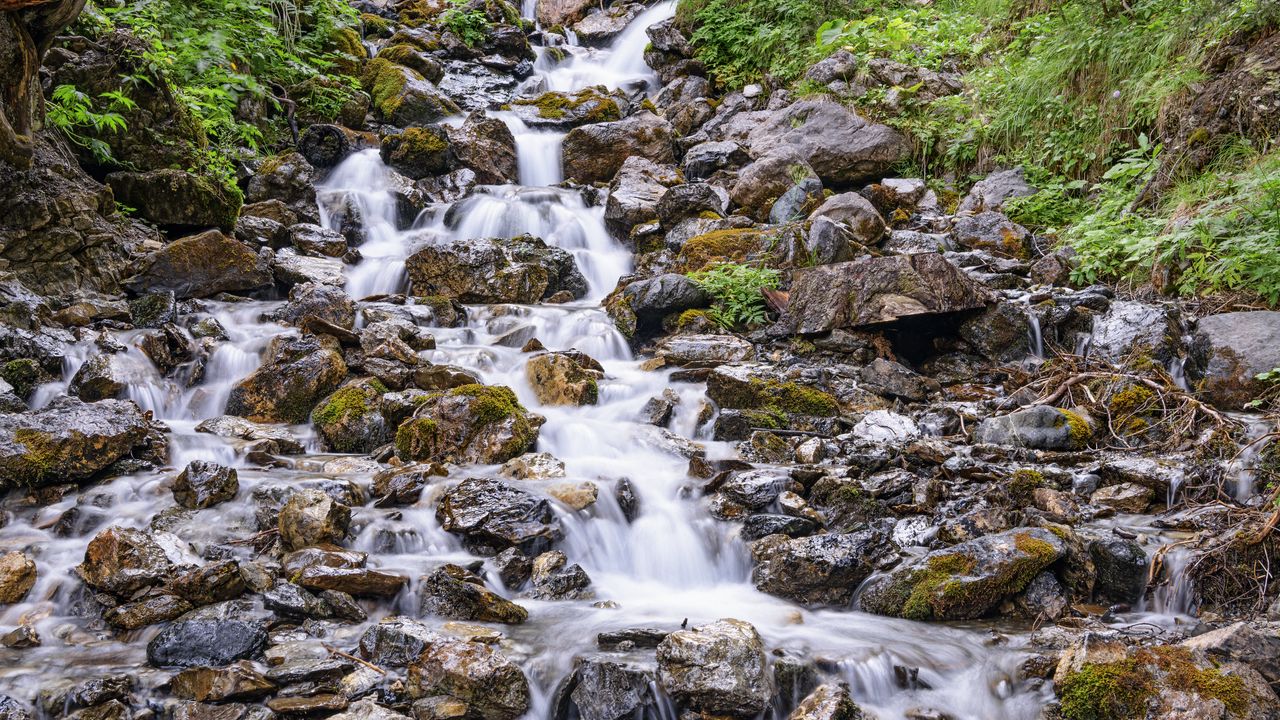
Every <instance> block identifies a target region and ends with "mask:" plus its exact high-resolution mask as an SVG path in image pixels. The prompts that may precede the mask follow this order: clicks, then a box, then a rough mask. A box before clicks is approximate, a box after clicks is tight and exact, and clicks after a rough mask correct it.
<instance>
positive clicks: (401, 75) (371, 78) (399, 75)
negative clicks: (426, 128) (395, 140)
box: [361, 58, 461, 127]
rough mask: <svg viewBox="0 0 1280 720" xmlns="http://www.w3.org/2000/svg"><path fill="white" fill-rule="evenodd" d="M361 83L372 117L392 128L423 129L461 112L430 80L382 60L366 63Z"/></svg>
mask: <svg viewBox="0 0 1280 720" xmlns="http://www.w3.org/2000/svg"><path fill="white" fill-rule="evenodd" d="M361 81H362V82H363V83H364V87H365V91H366V92H368V93H369V95H370V96H371V98H372V100H373V112H374V115H376V116H377V117H378V118H379V119H381V120H383V121H385V122H387V123H390V124H391V125H395V126H396V127H410V126H415V125H426V124H428V123H433V122H436V121H437V120H441V119H443V118H446V117H448V116H450V115H457V114H458V113H459V112H461V110H460V109H459V108H458V105H457V103H455V102H454V101H453V100H452V99H451V98H449V96H448V95H445V94H444V93H443V92H441V90H440V89H439V88H437V87H436V86H435V85H433V84H432V83H431V81H430V80H427V79H426V78H424V77H422V75H420V74H418V72H417V71H416V70H411V69H409V68H407V67H405V66H403V65H397V64H395V63H393V62H391V61H390V60H387V59H386V58H374V59H373V60H370V61H369V62H368V63H366V64H365V69H364V74H363V76H362V77H361Z"/></svg>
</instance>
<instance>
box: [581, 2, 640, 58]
mask: <svg viewBox="0 0 1280 720" xmlns="http://www.w3.org/2000/svg"><path fill="white" fill-rule="evenodd" d="M643 11H644V7H643V6H642V5H639V4H620V5H612V6H610V7H608V8H606V9H605V10H604V11H602V12H594V13H591V14H590V15H587V16H586V17H585V18H583V19H582V20H580V21H578V23H576V24H575V25H574V26H573V32H574V34H575V35H577V36H578V40H579V41H580V42H582V44H584V45H588V46H591V47H603V46H605V45H608V43H609V41H610V40H612V39H613V38H614V37H615V36H617V35H618V34H620V33H621V32H622V31H623V30H626V29H627V26H628V25H630V24H631V21H632V20H635V19H636V17H638V16H639V15H640V13H641V12H643Z"/></svg>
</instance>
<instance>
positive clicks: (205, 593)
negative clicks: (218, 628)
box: [165, 560, 245, 605]
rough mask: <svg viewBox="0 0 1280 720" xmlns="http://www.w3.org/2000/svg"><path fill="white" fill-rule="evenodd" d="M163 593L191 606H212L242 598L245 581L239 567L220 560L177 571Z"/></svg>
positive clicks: (237, 564)
mask: <svg viewBox="0 0 1280 720" xmlns="http://www.w3.org/2000/svg"><path fill="white" fill-rule="evenodd" d="M165 589H166V590H168V591H169V592H172V593H173V594H174V595H177V596H178V597H180V598H182V599H183V600H186V601H187V602H189V603H191V604H192V605H212V604H214V603H217V602H222V601H223V600H231V599H234V598H236V597H238V596H240V595H241V594H243V593H244V591H245V581H244V577H243V576H242V575H241V573H240V565H239V563H237V562H236V561H234V560H222V561H218V562H211V563H208V564H206V565H201V566H198V567H193V568H189V569H183V570H179V571H178V572H177V573H176V574H175V575H174V576H173V577H171V578H170V579H169V580H168V581H167V582H166V583H165Z"/></svg>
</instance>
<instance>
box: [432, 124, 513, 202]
mask: <svg viewBox="0 0 1280 720" xmlns="http://www.w3.org/2000/svg"><path fill="white" fill-rule="evenodd" d="M445 130H446V131H447V132H448V133H449V147H450V152H452V153H453V158H454V161H455V162H456V163H457V164H459V165H461V166H462V167H464V168H467V169H469V170H471V171H472V172H474V173H475V180H476V182H478V183H481V184H484V185H502V184H505V183H514V182H516V181H518V180H519V179H520V169H519V165H518V164H517V162H516V139H515V136H514V135H512V134H511V129H510V128H508V127H507V124H506V123H505V122H503V121H501V120H499V119H498V118H491V117H487V116H486V115H485V114H484V113H472V114H470V115H468V116H467V119H466V120H465V121H463V123H462V124H461V125H457V126H452V125H450V126H446V127H445Z"/></svg>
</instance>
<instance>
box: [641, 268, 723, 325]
mask: <svg viewBox="0 0 1280 720" xmlns="http://www.w3.org/2000/svg"><path fill="white" fill-rule="evenodd" d="M622 297H623V298H625V300H626V302H627V304H628V306H629V307H630V308H631V312H633V313H635V315H636V321H637V322H638V323H639V324H640V325H642V326H654V325H657V324H658V323H660V322H662V318H664V317H666V316H667V315H670V314H671V313H676V312H681V311H683V310H691V309H693V308H700V307H706V306H707V305H708V304H709V302H710V301H709V299H708V298H707V294H706V293H704V292H703V291H702V288H700V287H698V285H697V283H695V282H694V281H692V280H690V279H689V277H688V276H687V275H680V274H678V273H666V274H663V275H657V276H655V277H651V278H646V279H644V280H637V281H635V282H633V283H630V284H628V285H627V286H626V287H624V288H623V289H622Z"/></svg>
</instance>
